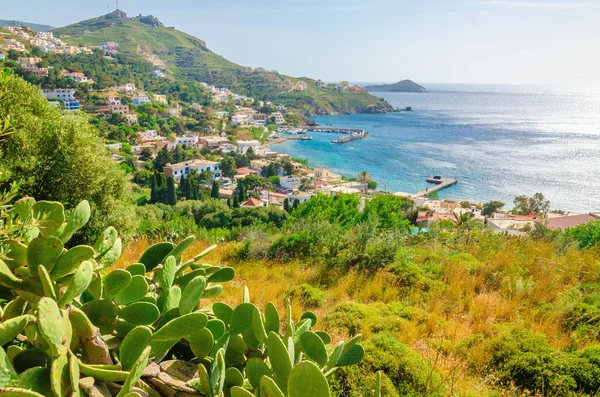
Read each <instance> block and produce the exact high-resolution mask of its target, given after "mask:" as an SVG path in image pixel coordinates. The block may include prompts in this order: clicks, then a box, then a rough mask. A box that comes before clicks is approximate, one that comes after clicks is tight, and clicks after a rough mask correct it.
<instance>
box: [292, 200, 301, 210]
mask: <svg viewBox="0 0 600 397" xmlns="http://www.w3.org/2000/svg"><path fill="white" fill-rule="evenodd" d="M299 205H300V200H294V205H293V206H292V210H295V209H296V208H298V206H299Z"/></svg>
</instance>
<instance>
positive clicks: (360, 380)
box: [331, 333, 444, 397]
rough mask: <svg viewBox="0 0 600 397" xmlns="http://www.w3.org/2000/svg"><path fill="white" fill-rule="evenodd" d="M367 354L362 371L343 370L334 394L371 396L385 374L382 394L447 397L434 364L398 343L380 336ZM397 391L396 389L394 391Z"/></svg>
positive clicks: (335, 378)
mask: <svg viewBox="0 0 600 397" xmlns="http://www.w3.org/2000/svg"><path fill="white" fill-rule="evenodd" d="M364 347H365V351H366V355H365V359H364V360H363V361H362V362H361V364H360V365H359V366H358V368H353V369H344V368H342V369H340V370H338V371H337V372H336V373H335V375H334V376H333V379H332V380H331V387H332V390H333V392H334V394H337V395H339V396H360V395H363V396H369V395H372V390H374V389H375V381H376V376H375V373H376V372H377V371H382V373H383V376H382V395H386V396H432V397H434V396H443V395H444V384H443V382H442V378H441V376H440V374H439V373H438V372H437V371H435V369H434V368H433V366H432V364H431V362H430V361H429V360H427V359H424V358H422V357H421V356H420V355H419V354H418V353H416V352H415V351H413V350H411V349H410V348H409V347H408V346H406V345H405V344H403V343H401V342H400V341H398V340H397V339H396V338H394V337H392V336H390V335H388V334H385V333H380V334H376V335H374V336H373V337H372V338H370V339H367V340H366V341H365V343H364ZM394 389H395V390H394Z"/></svg>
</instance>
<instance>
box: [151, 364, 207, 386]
mask: <svg viewBox="0 0 600 397" xmlns="http://www.w3.org/2000/svg"><path fill="white" fill-rule="evenodd" d="M160 370H161V371H162V372H164V373H166V374H168V375H169V376H171V377H173V378H175V379H178V380H181V381H183V382H184V383H185V382H187V381H189V380H191V379H194V378H197V377H198V368H197V366H196V365H194V364H191V363H188V362H187V361H183V360H169V361H163V362H162V363H160Z"/></svg>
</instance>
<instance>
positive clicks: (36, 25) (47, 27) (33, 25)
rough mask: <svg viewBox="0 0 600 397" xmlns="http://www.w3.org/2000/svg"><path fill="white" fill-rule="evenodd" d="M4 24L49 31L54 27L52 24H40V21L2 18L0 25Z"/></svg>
mask: <svg viewBox="0 0 600 397" xmlns="http://www.w3.org/2000/svg"><path fill="white" fill-rule="evenodd" d="M4 26H29V27H30V28H31V29H33V30H35V31H37V32H47V31H49V30H52V29H54V27H53V26H50V25H40V24H39V23H30V22H23V21H9V20H6V19H0V27H4Z"/></svg>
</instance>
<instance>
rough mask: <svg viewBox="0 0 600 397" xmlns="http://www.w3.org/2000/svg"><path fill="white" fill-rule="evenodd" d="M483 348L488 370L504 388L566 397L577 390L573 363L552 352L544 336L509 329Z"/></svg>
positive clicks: (519, 329) (524, 330) (518, 329)
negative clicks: (512, 386)
mask: <svg viewBox="0 0 600 397" xmlns="http://www.w3.org/2000/svg"><path fill="white" fill-rule="evenodd" d="M484 345H485V351H486V352H487V353H488V354H489V356H490V360H489V362H488V369H489V370H491V371H494V372H495V373H496V374H497V376H498V379H499V381H500V383H501V384H503V385H511V384H514V385H515V386H517V387H519V388H520V389H522V390H524V391H530V392H535V393H538V392H544V393H546V394H550V395H568V394H569V393H571V392H572V391H574V390H576V389H577V382H576V380H575V379H574V377H573V376H572V373H571V372H572V371H571V365H572V363H571V362H569V360H568V359H567V357H565V356H564V355H561V354H560V353H558V352H557V351H555V350H554V349H553V348H552V347H551V346H550V345H549V344H548V342H547V340H546V337H545V336H544V335H540V334H535V333H533V332H531V331H528V330H526V329H523V328H512V329H510V330H508V331H503V332H501V333H500V334H499V335H498V336H497V337H495V338H493V339H492V340H490V341H488V342H484Z"/></svg>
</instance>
